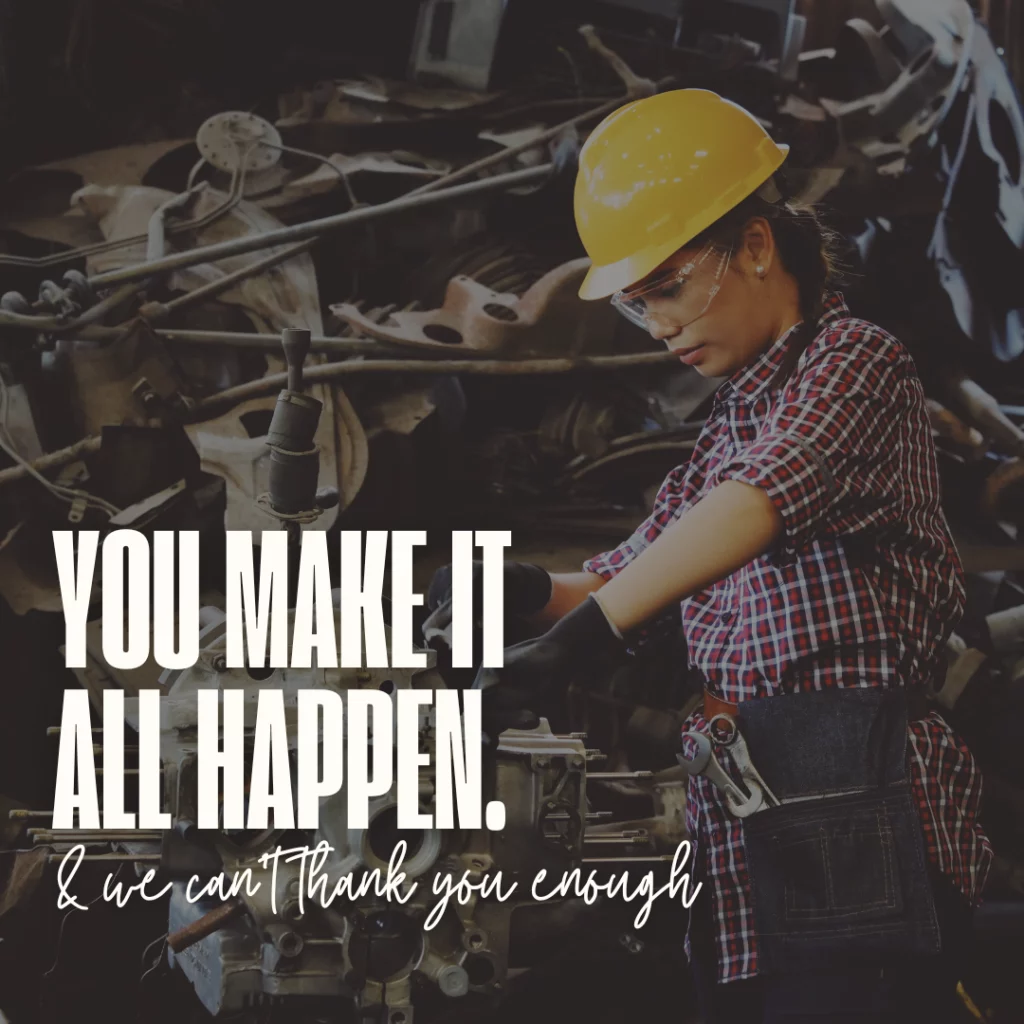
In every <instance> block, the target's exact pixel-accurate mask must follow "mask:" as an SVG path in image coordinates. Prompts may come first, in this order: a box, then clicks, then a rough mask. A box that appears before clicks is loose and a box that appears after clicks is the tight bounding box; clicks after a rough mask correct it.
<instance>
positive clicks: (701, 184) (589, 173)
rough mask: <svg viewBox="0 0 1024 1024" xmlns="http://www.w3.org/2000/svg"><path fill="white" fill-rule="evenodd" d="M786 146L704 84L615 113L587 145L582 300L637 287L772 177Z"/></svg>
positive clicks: (582, 173)
mask: <svg viewBox="0 0 1024 1024" xmlns="http://www.w3.org/2000/svg"><path fill="white" fill-rule="evenodd" d="M788 152H789V146H780V145H777V144H776V143H775V142H773V141H772V139H771V137H770V136H769V135H768V133H767V132H766V131H765V130H764V128H762V127H761V125H760V124H759V123H758V122H757V120H756V119H755V118H754V117H753V116H752V115H751V114H749V113H747V111H746V110H744V109H743V108H742V107H740V106H738V105H737V104H735V103H733V102H731V101H730V100H726V99H722V97H721V96H719V95H718V94H717V93H713V92H709V91H708V90H707V89H675V90H673V91H671V92H663V93H659V94H657V95H655V96H648V97H646V98H644V99H641V100H636V101H634V102H633V103H627V104H626V105H625V106H624V107H620V108H619V109H618V110H616V111H614V112H613V113H611V114H609V115H608V117H606V118H605V119H604V120H603V121H602V122H601V123H600V124H599V125H598V126H597V128H595V129H594V131H593V133H592V134H591V136H590V138H588V139H587V141H586V143H585V145H584V146H583V148H582V149H581V150H580V158H579V172H578V174H577V176H576V195H575V207H576V228H577V230H578V231H579V233H580V238H581V239H582V241H583V245H584V248H585V249H586V250H587V254H588V255H589V256H590V259H591V261H592V265H591V268H590V271H589V272H588V273H587V276H586V277H585V278H584V280H583V284H582V285H581V286H580V297H581V298H583V299H603V298H605V297H607V296H609V295H611V294H613V293H614V292H617V291H619V290H621V289H623V288H627V287H628V286H629V285H631V284H635V283H636V282H637V281H639V280H640V279H641V278H642V277H644V276H645V275H647V274H649V273H650V272H651V271H652V270H653V269H654V268H655V267H656V266H658V264H659V263H661V262H662V261H663V260H665V259H667V258H668V257H669V256H671V255H672V253H674V252H675V251H676V250H677V249H680V248H682V247H683V246H684V245H686V243H687V242H689V241H690V239H692V238H694V237H695V236H696V235H698V234H700V232H702V231H703V230H704V229H705V228H706V227H708V226H710V225H711V224H713V223H714V222H715V221H716V220H718V218H719V217H721V216H722V215H723V214H724V213H727V212H728V211H729V210H731V209H732V208H733V207H734V206H736V205H737V204H738V203H740V202H741V201H742V200H744V199H746V197H747V196H749V195H750V194H751V193H752V192H754V191H755V190H756V189H757V188H758V186H760V185H762V184H763V183H764V182H765V181H767V180H768V179H769V178H770V177H771V176H772V174H773V173H774V172H775V171H776V170H778V168H779V166H780V165H781V164H782V161H783V160H785V159H786V154H787V153H788Z"/></svg>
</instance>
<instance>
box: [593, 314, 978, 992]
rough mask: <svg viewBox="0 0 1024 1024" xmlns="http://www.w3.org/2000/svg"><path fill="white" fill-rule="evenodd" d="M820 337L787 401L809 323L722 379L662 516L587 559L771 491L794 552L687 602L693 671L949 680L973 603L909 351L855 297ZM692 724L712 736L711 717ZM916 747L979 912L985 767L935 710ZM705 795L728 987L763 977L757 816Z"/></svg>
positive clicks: (938, 819)
mask: <svg viewBox="0 0 1024 1024" xmlns="http://www.w3.org/2000/svg"><path fill="white" fill-rule="evenodd" d="M819 327H820V333H819V335H818V337H817V338H816V339H815V341H814V342H813V343H812V344H811V346H810V347H809V348H808V349H807V351H806V352H804V353H803V354H802V355H801V357H800V359H799V361H798V362H797V364H796V368H795V370H794V371H793V373H792V374H791V375H790V377H789V379H788V381H787V382H786V383H785V385H784V387H783V389H782V391H781V393H780V392H779V391H777V390H775V389H773V388H770V387H769V386H768V385H769V382H770V380H771V378H772V376H773V374H774V373H775V370H776V369H777V368H778V366H779V364H780V362H781V359H782V356H783V353H784V351H785V350H786V346H787V344H789V342H790V341H791V340H792V338H793V333H794V331H795V328H794V329H793V330H790V331H788V332H787V333H786V334H784V335H783V336H782V337H781V338H779V339H778V340H777V341H776V342H774V343H773V344H772V345H771V346H770V347H769V348H768V349H767V350H766V351H765V352H763V353H762V354H761V355H760V356H758V358H757V359H756V360H754V362H752V363H751V364H750V365H748V366H746V367H745V368H743V369H742V370H740V371H738V372H737V373H736V374H734V375H733V376H732V377H731V378H730V379H729V380H727V381H726V382H724V383H723V384H722V385H721V387H720V388H719V389H718V391H717V392H716V393H715V400H714V406H713V408H712V410H711V414H710V416H709V417H708V420H707V423H706V425H705V427H704V430H703V432H702V433H701V435H700V438H699V439H698V441H697V444H696V447H695V448H694V451H693V454H692V456H691V458H690V461H689V463H688V464H687V465H684V466H679V467H677V468H676V469H674V470H673V471H672V472H671V473H670V474H669V475H668V477H667V479H666V480H665V482H664V484H663V485H662V487H661V490H660V492H659V493H658V497H657V500H656V501H655V504H654V511H653V513H652V514H651V516H650V517H649V518H648V519H647V520H646V521H645V522H644V523H642V524H641V526H640V527H639V528H638V529H637V531H636V532H635V533H634V534H633V536H631V537H630V538H629V539H628V540H626V541H625V542H624V543H622V544H620V545H619V546H618V547H617V548H615V549H614V550H612V551H608V552H606V553H604V554H602V555H598V556H597V557H595V558H592V559H590V560H589V561H588V562H586V563H585V564H584V569H585V570H586V571H588V572H593V573H598V574H599V575H601V576H603V577H605V578H606V579H609V578H611V577H612V576H614V575H615V574H616V573H617V572H619V571H620V570H621V569H622V568H624V567H625V566H626V565H627V564H628V563H629V562H631V561H632V560H633V559H634V558H635V557H636V556H637V555H638V554H639V553H640V552H641V551H642V550H643V549H644V548H646V547H647V546H648V545H649V544H650V543H651V542H652V541H654V540H655V539H656V538H657V537H658V535H659V534H660V533H661V532H662V530H664V529H665V528H666V527H667V526H668V525H669V524H671V523H672V522H673V521H674V520H675V519H677V518H678V517H679V516H680V515H681V514H682V513H683V512H684V511H685V510H686V509H687V508H688V507H689V506H691V505H692V504H693V503H694V502H696V501H697V500H698V499H699V498H700V497H701V496H702V495H705V494H707V493H708V491H710V490H711V489H712V488H713V487H714V486H715V485H716V484H718V483H720V482H721V481H722V480H726V479H730V480H742V481H746V482H747V483H749V484H754V485H756V486H758V487H762V488H764V489H765V491H766V492H767V493H768V495H769V497H770V498H771V500H772V502H773V504H774V505H775V507H776V508H777V509H778V510H779V512H780V514H781V516H782V520H783V523H784V527H785V534H784V537H783V538H782V539H781V540H780V542H779V544H778V546H777V547H776V548H774V549H773V550H772V551H770V552H768V553H766V554H764V555H761V556H760V557H758V558H756V559H754V561H752V562H750V563H749V564H748V565H746V566H744V567H743V568H742V569H739V570H738V571H736V572H734V573H733V574H732V575H731V576H729V577H727V578H726V579H723V580H720V581H719V582H718V583H715V584H713V585H712V586H710V587H708V588H707V589H705V590H702V591H700V592H699V593H696V594H694V595H693V596H692V597H689V598H687V599H686V600H685V601H683V602H682V618H683V628H684V630H685V633H686V640H687V646H688V652H689V657H690V660H691V662H692V663H693V664H694V665H695V666H696V667H697V668H698V669H700V670H701V672H702V673H703V675H704V677H705V679H706V680H707V685H708V689H709V690H711V692H712V693H714V694H716V695H717V696H719V697H721V698H723V699H725V700H728V701H731V702H733V703H737V702H739V701H743V700H748V699H750V698H753V697H767V696H771V695H773V694H781V693H791V692H793V691H795V690H820V689H823V688H825V687H830V686H879V687H886V686H906V687H908V688H920V687H925V686H928V685H929V684H932V685H934V684H940V683H941V681H942V679H943V676H944V672H945V655H944V645H945V641H946V639H947V638H948V637H949V634H950V632H951V631H952V629H953V627H954V626H955V625H956V623H957V621H958V620H959V618H960V616H961V614H962V613H963V609H964V600H965V595H964V584H963V568H962V566H961V564H960V559H959V556H958V554H957V551H956V548H955V546H954V544H953V541H952V538H951V537H950V534H949V529H948V527H947V524H946V520H945V516H944V515H943V512H942V509H941V506H940V503H939V482H938V474H937V470H936V462H935V449H934V445H933V442H932V435H931V430H930V428H929V424H928V419H927V416H926V413H925V404H924V393H923V389H922V387H921V382H920V380H919V378H918V376H917V372H916V369H915V367H914V362H913V360H912V358H911V356H910V354H909V353H908V352H907V350H906V349H905V348H904V347H903V346H902V345H901V344H900V343H899V342H898V341H896V340H895V339H894V338H893V337H891V336H890V335H889V334H887V333H886V332H885V331H883V330H881V328H879V327H877V326H875V325H874V324H871V323H867V322H866V321H864V320H858V319H855V318H853V317H851V316H850V311H849V309H847V307H846V305H845V303H844V302H843V299H842V296H841V295H838V294H833V295H830V296H828V298H827V301H826V303H825V310H824V315H823V316H822V318H821V321H820V322H819ZM685 728H686V729H697V730H701V731H703V730H705V729H706V723H705V721H704V718H703V715H702V714H701V713H700V712H699V711H698V712H696V713H695V714H694V715H692V716H691V718H690V719H689V720H688V721H687V723H686V726H685ZM908 741H909V742H908V753H909V758H908V762H909V770H910V778H911V783H912V786H913V790H914V794H915V796H916V799H917V803H918V805H919V808H920V811H921V819H922V822H923V826H924V837H925V846H926V848H927V850H928V854H929V857H930V859H931V861H932V862H933V863H934V864H935V865H936V866H937V867H938V868H939V869H940V870H941V871H943V872H944V873H945V874H947V875H949V876H950V878H952V880H953V881H954V883H955V884H956V885H957V886H958V887H959V888H960V890H961V891H962V892H963V893H964V894H965V895H966V896H967V897H968V899H970V900H971V901H972V902H977V900H978V899H979V898H980V894H981V890H982V887H983V886H984V883H985V878H986V875H987V873H988V869H989V866H990V864H991V860H992V849H991V847H990V845H989V842H988V839H987V837H986V836H985V834H984V832H983V831H982V830H981V828H980V826H979V824H978V820H977V816H978V805H979V801H980V798H981V775H980V773H979V771H978V768H977V766H976V764H975V761H974V758H973V757H972V755H971V753H970V751H968V749H967V747H966V746H965V745H964V743H963V742H962V741H961V740H960V739H959V738H958V737H957V736H956V735H955V734H954V733H953V731H952V730H951V729H950V727H949V726H948V725H947V724H946V722H945V721H943V719H942V718H941V717H940V715H939V714H938V713H937V712H935V711H932V712H931V713H930V714H929V715H928V716H927V717H926V718H924V719H922V720H920V721H914V722H912V723H911V725H910V729H909V736H908ZM719 757H720V760H722V761H723V763H724V764H725V765H726V766H727V760H726V757H725V755H724V754H720V755H719ZM689 796H690V800H689V802H688V806H687V825H688V827H689V830H690V834H691V835H692V836H694V837H696V838H697V843H698V850H700V849H701V848H703V856H704V864H705V867H704V871H705V878H706V879H707V881H708V883H710V884H709V885H706V886H705V890H704V894H702V895H703V897H704V898H707V895H708V890H710V898H711V899H712V900H713V916H714V919H715V921H716V922H717V927H716V933H717V946H718V978H719V981H734V980H737V979H739V978H747V977H751V976H753V975H755V974H757V973H758V949H757V935H756V932H755V926H754V917H753V908H752V906H751V900H750V883H749V877H748V874H747V868H746V860H745V854H744V849H743V841H742V825H741V822H740V821H739V820H738V819H736V818H734V817H733V816H732V815H731V814H730V813H729V812H728V810H727V809H726V807H725V805H724V803H723V801H722V799H721V798H720V794H719V791H718V790H717V789H716V787H715V786H714V785H713V784H712V783H710V782H709V781H708V780H707V779H706V778H704V777H702V776H697V777H691V779H690V790H689Z"/></svg>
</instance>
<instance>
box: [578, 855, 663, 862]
mask: <svg viewBox="0 0 1024 1024" xmlns="http://www.w3.org/2000/svg"><path fill="white" fill-rule="evenodd" d="M580 859H581V861H582V863H584V864H653V863H658V864H669V863H671V862H672V861H674V860H675V859H676V858H675V854H671V853H667V854H662V855H661V856H660V857H627V856H625V855H623V856H621V857H582V858H580Z"/></svg>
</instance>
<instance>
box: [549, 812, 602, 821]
mask: <svg viewBox="0 0 1024 1024" xmlns="http://www.w3.org/2000/svg"><path fill="white" fill-rule="evenodd" d="M614 813H615V812H614V811H587V813H586V814H584V815H583V817H584V818H585V819H586V820H587V821H592V820H593V821H596V820H597V819H599V818H610V817H611V816H612V815H613V814H614ZM544 819H545V821H568V820H569V812H568V811H556V812H555V813H554V814H546V815H545V816H544Z"/></svg>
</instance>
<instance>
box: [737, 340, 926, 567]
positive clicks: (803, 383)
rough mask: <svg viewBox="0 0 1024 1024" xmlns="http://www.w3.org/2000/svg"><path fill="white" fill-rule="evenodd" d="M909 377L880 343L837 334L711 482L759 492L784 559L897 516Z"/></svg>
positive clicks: (897, 356) (901, 357)
mask: <svg viewBox="0 0 1024 1024" xmlns="http://www.w3.org/2000/svg"><path fill="white" fill-rule="evenodd" d="M911 370H912V362H911V361H910V358H909V355H908V354H907V353H906V351H905V350H904V349H903V348H902V346H900V345H899V344H898V342H896V341H894V340H893V339H891V338H889V337H888V336H887V335H884V334H882V333H881V332H877V333H875V334H873V335H870V336H868V337H867V338H865V337H864V336H863V335H861V334H859V333H854V334H852V336H848V334H847V333H846V332H844V334H843V335H841V336H840V337H839V338H837V339H834V340H833V342H832V343H830V344H828V345H826V346H823V347H822V350H821V351H820V352H819V353H817V354H816V355H815V356H814V357H813V358H812V359H811V360H809V362H808V365H807V366H806V367H805V368H804V369H803V370H802V372H801V373H800V375H799V377H798V378H797V379H795V380H793V381H790V383H789V385H788V386H787V388H786V390H785V392H784V393H783V395H782V396H781V398H780V399H779V404H778V405H777V406H776V407H775V408H774V409H772V410H771V412H770V413H769V416H768V421H767V423H766V425H765V428H764V429H763V430H762V431H760V432H759V434H758V436H757V437H756V438H755V439H754V440H753V441H752V442H751V443H750V444H748V445H746V446H744V447H743V448H742V449H741V450H740V451H738V452H737V453H736V454H735V455H734V456H733V457H732V458H731V459H730V460H729V461H728V462H727V463H725V465H723V466H722V467H721V469H720V471H719V473H718V475H717V482H718V483H721V482H722V481H724V480H740V481H743V482H745V483H748V484H753V485H754V486H756V487H760V488H762V489H763V490H764V491H765V492H766V493H767V495H768V497H769V498H770V499H771V502H772V504H773V505H774V506H775V508H776V509H777V510H778V512H779V515H780V517H781V519H782V523H783V527H784V535H783V537H782V538H781V539H780V544H779V548H780V550H781V552H783V553H785V554H787V555H790V556H791V555H792V554H793V553H794V552H795V551H796V550H798V549H799V548H801V547H803V546H804V545H806V544H807V543H808V542H809V541H811V540H812V539H813V538H814V537H815V536H816V535H817V534H818V533H819V532H828V533H832V534H846V533H856V532H859V531H861V530H864V529H867V528H869V527H877V526H879V525H881V524H882V523H884V522H886V521H887V520H890V519H892V518H895V517H898V515H899V509H900V505H901V497H900V495H901V475H900V472H899V467H900V444H901V441H900V435H901V431H900V424H901V420H906V419H907V416H908V413H909V408H910V402H909V399H908V396H907V393H906V387H907V383H908V380H909V377H908V374H909V372H910V371H911Z"/></svg>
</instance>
